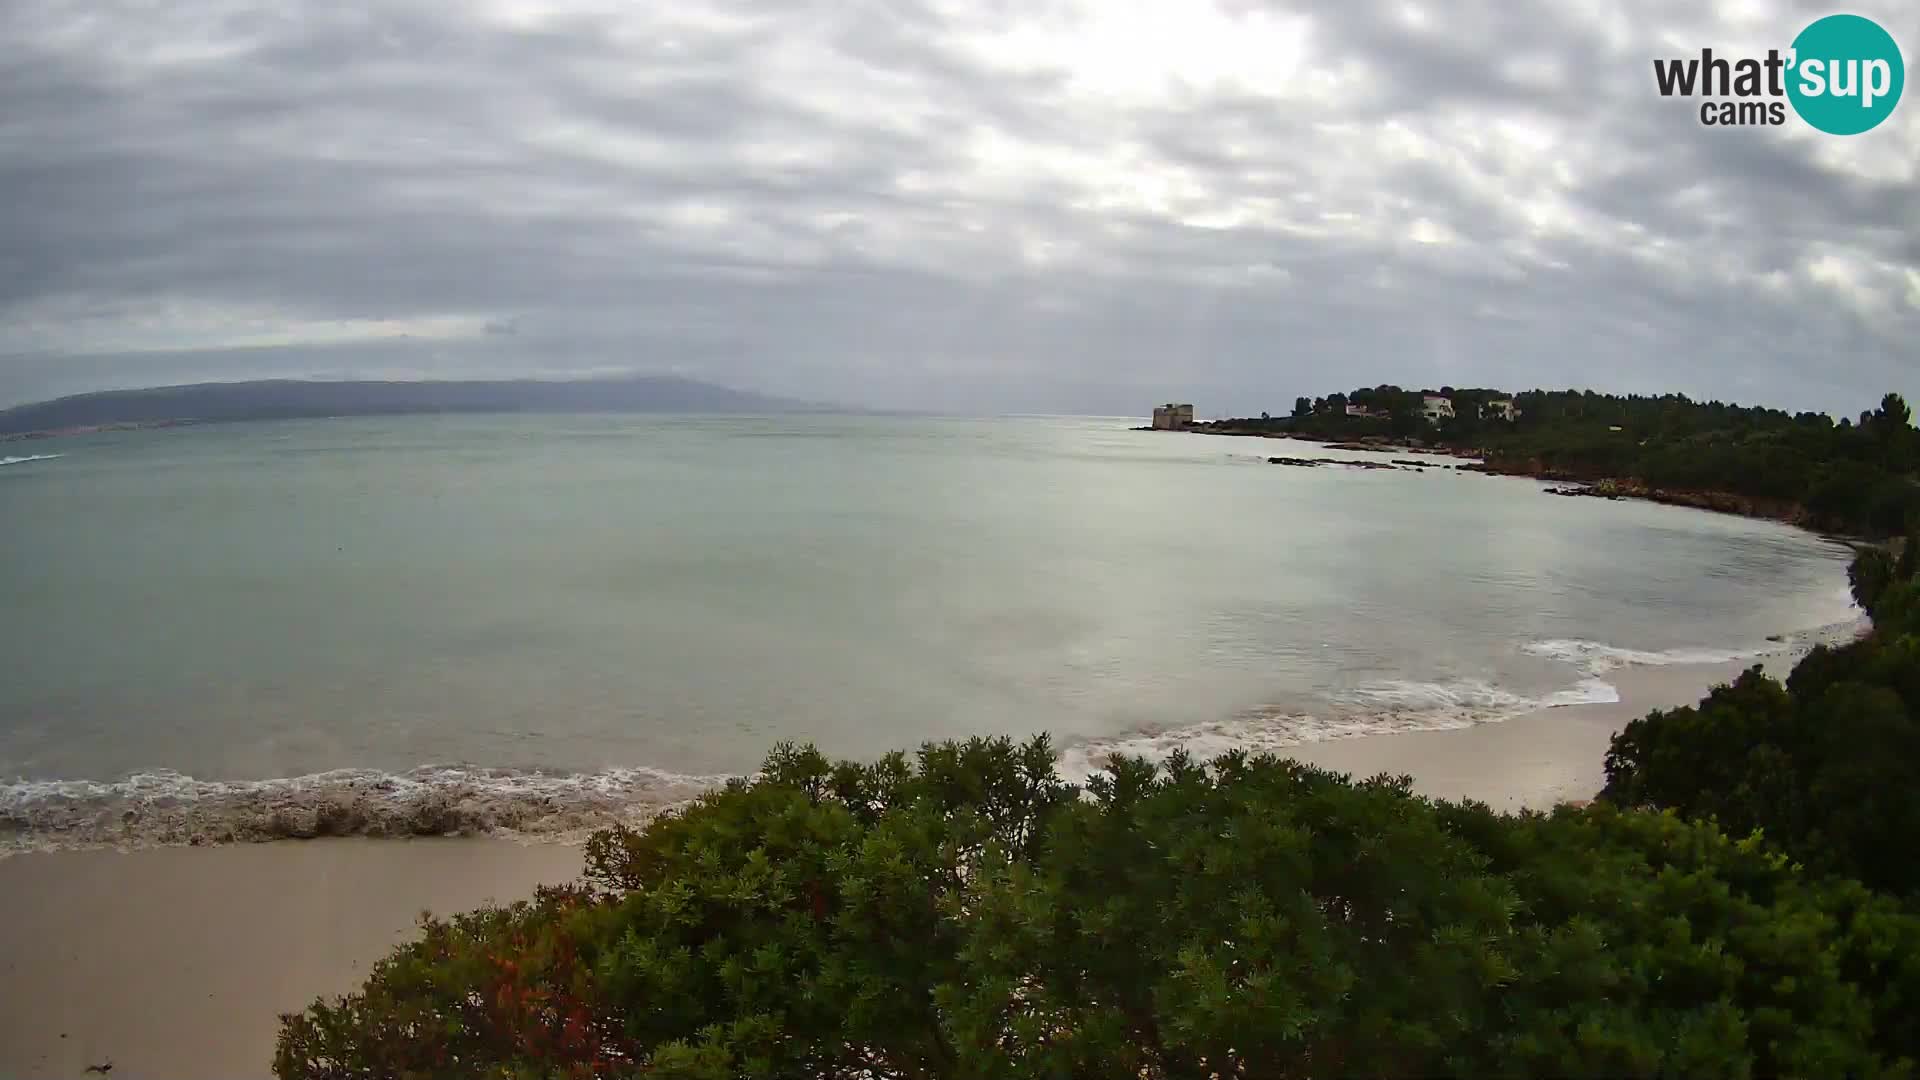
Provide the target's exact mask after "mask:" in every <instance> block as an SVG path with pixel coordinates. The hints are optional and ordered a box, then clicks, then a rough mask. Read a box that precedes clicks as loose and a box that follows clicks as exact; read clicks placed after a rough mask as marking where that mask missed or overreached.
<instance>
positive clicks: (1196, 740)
mask: <svg viewBox="0 0 1920 1080" xmlns="http://www.w3.org/2000/svg"><path fill="white" fill-rule="evenodd" d="M1863 626H1864V622H1863V620H1861V619H1854V620H1850V621H1846V622H1840V623H1833V624H1830V625H1827V626H1823V627H1819V628H1816V629H1814V630H1809V631H1804V632H1801V633H1796V634H1789V635H1781V636H1780V637H1779V639H1778V640H1775V641H1770V642H1769V643H1768V644H1766V645H1764V646H1758V647H1755V648H1751V649H1670V650H1666V651H1647V650H1640V649H1627V648H1621V647H1618V646H1614V645H1608V644H1605V643H1603V642H1596V641H1586V640H1580V639H1572V638H1560V639H1553V640H1548V641H1535V642H1530V643H1527V644H1525V645H1522V646H1520V650H1521V651H1522V652H1524V653H1526V654H1528V655H1532V656H1537V657H1542V658H1546V659H1549V660H1554V661H1559V662H1562V663H1565V664H1568V665H1570V666H1571V667H1573V668H1574V669H1575V670H1577V671H1578V672H1579V673H1580V674H1581V675H1582V676H1583V677H1582V678H1580V679H1579V680H1578V681H1576V682H1574V683H1573V684H1572V685H1570V686H1566V687H1563V688H1561V689H1558V690H1553V691H1549V692H1546V693H1544V694H1541V695H1539V696H1529V695H1526V694H1521V693H1516V692H1514V691H1512V690H1509V689H1506V688H1503V687H1500V686H1496V685H1494V684H1492V683H1490V682H1486V681H1484V680H1479V679H1460V680H1454V681H1450V682H1416V681H1409V680H1400V679H1385V680H1379V681H1375V682H1370V683H1365V684H1362V685H1360V686H1358V687H1355V688H1353V689H1351V690H1348V691H1346V692H1345V693H1342V694H1339V695H1336V696H1335V697H1333V698H1331V699H1327V700H1323V701H1320V702H1316V703H1314V705H1313V707H1312V708H1311V709H1310V710H1303V709H1280V708H1272V709H1266V710H1259V711H1255V712H1251V713H1247V714H1242V715H1239V716H1234V717H1229V718H1225V719H1218V720H1208V721H1202V722H1199V723H1193V724H1185V725H1172V724H1169V725H1166V726H1148V727H1141V728H1136V729H1134V730H1132V731H1128V732H1123V733H1121V734H1117V735H1112V736H1103V737H1097V738H1087V739H1080V740H1069V741H1067V742H1065V743H1064V744H1063V745H1062V749H1061V754H1060V766H1059V767H1060V773H1061V775H1062V777H1064V778H1065V779H1068V780H1071V781H1076V782H1079V781H1084V780H1086V778H1087V777H1089V776H1091V775H1093V774H1094V773H1096V772H1098V771H1100V770H1101V769H1102V768H1104V767H1105V765H1106V763H1107V762H1108V760H1109V759H1110V758H1112V757H1114V756H1115V755H1127V756H1135V757H1144V758H1147V759H1148V760H1152V761H1164V760H1166V759H1167V758H1168V757H1169V756H1170V755H1172V754H1173V752H1174V751H1175V750H1176V749H1184V750H1185V751H1186V752H1187V753H1188V754H1190V755H1192V756H1193V757H1194V758H1196V759H1198V760H1202V761H1204V760H1208V759H1211V758H1214V757H1217V756H1219V755H1220V754H1223V753H1227V752H1229V751H1233V750H1241V751H1246V752H1249V753H1255V754H1258V753H1275V754H1280V753H1284V752H1285V751H1286V750H1287V749H1288V748H1290V747H1297V746H1301V745H1303V744H1308V743H1317V742H1324V741H1327V740H1332V739H1352V738H1362V737H1366V736H1370V735H1390V734H1396V733H1401V732H1412V731H1447V730H1453V729H1458V728H1467V727H1472V726H1474V725H1477V724H1487V723H1499V722H1501V721H1504V720H1509V719H1512V718H1514V717H1516V716H1521V715H1524V714H1526V713H1531V712H1536V711H1538V710H1541V709H1548V708H1556V707H1561V706H1569V705H1589V704H1602V703H1611V702H1617V701H1619V700H1620V694H1619V691H1618V690H1617V689H1616V688H1615V687H1614V686H1613V685H1612V684H1611V683H1609V682H1607V681H1606V680H1605V679H1603V678H1601V676H1602V675H1603V674H1605V673H1606V672H1609V671H1614V670H1617V669H1619V668H1622V667H1628V666H1636V665H1651V666H1662V665H1672V664H1707V663H1721V662H1728V661H1734V660H1746V659H1756V658H1761V657H1768V656H1790V655H1796V654H1798V653H1801V652H1804V651H1805V649H1807V648H1810V647H1811V646H1812V645H1813V644H1815V643H1819V642H1828V643H1839V642H1842V641H1845V640H1848V639H1850V638H1852V637H1854V636H1857V635H1858V634H1859V633H1860V632H1861V629H1862V627H1863ZM729 779H733V777H730V776H726V775H690V774H683V773H673V772H666V771H662V770H659V769H651V768H645V767H636V768H619V769H607V770H603V771H600V772H593V773H560V772H550V771H539V770H517V769H497V768H483V767H478V766H454V765H435V766H425V767H422V768H418V769H413V770H411V771H408V772H405V773H389V772H382V771H378V770H372V769H340V770H335V771H332V772H323V773H315V774H312V775H309V776H298V777H292V778H287V779H276V780H246V781H216V780H198V779H195V778H194V777H191V776H186V775H182V774H180V773H177V772H171V771H164V770H158V771H148V772H141V773H136V774H134V775H132V776H129V777H128V778H126V779H124V780H119V781H114V782H103V781H90V780H35V781H28V780H19V781H15V782H13V783H10V784H0V856H3V855H6V854H11V853H15V852H21V851H32V850H46V849H56V848H71V847H149V846H156V845H174V844H210V843H227V842H233V841H260V840H276V839H282V838H306V837H315V836H440V835H462V834H482V833H505V834H509V835H520V836H536V837H542V838H556V839H577V838H579V837H581V836H584V835H585V834H587V833H588V832H590V831H591V830H593V829H597V828H603V827H606V826H608V825H613V824H629V825H638V824H642V823H644V822H646V821H647V820H649V819H651V818H653V817H654V816H655V815H657V814H659V813H661V812H662V811H664V810H669V809H672V808H674V807H677V806H681V805H684V804H685V803H687V802H689V801H691V800H693V799H695V798H697V797H698V796H699V795H700V794H701V793H703V792H706V791H709V790H711V789H713V788H716V787H719V786H721V785H723V784H725V783H726V782H727V781H728V780H729Z"/></svg>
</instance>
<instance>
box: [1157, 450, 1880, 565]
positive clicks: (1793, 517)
mask: <svg viewBox="0 0 1920 1080" xmlns="http://www.w3.org/2000/svg"><path fill="white" fill-rule="evenodd" d="M1130 430H1133V431H1158V430H1168V431H1171V432H1173V433H1176V434H1188V435H1216V436H1229V437H1234V438H1242V439H1295V440H1298V441H1301V442H1311V443H1317V444H1319V445H1320V446H1321V448H1322V449H1327V450H1357V451H1362V452H1367V453H1378V454H1387V453H1393V452H1395V451H1404V452H1406V453H1413V454H1426V455H1430V456H1434V457H1450V458H1459V459H1461V460H1462V462H1464V463H1463V464H1458V465H1453V466H1450V467H1451V468H1453V469H1455V470H1457V471H1459V472H1463V473H1479V474H1480V475H1482V476H1511V477H1518V478H1521V479H1526V480H1535V481H1538V482H1540V483H1543V484H1566V485H1573V486H1572V487H1563V488H1558V489H1551V488H1550V489H1548V490H1547V491H1546V492H1545V494H1548V495H1562V496H1586V497H1592V498H1602V499H1614V500H1619V499H1635V500H1639V501H1642V502H1651V503H1659V504H1660V505H1662V506H1679V507H1685V508H1688V509H1692V510H1705V511H1707V512H1708V513H1713V514H1731V515H1733V516H1734V517H1744V518H1753V519H1756V520H1760V521H1776V522H1779V523H1780V524H1782V525H1789V526H1792V527H1793V528H1796V529H1804V530H1806V531H1807V532H1810V533H1813V534H1814V535H1816V536H1820V537H1822V538H1824V539H1828V540H1833V541H1835V542H1837V543H1843V544H1846V545H1848V546H1849V547H1853V548H1856V549H1858V548H1860V547H1867V546H1876V545H1877V544H1878V543H1879V542H1878V541H1875V540H1874V539H1872V538H1871V537H1867V536H1849V535H1846V534H1841V533H1832V532H1828V531H1827V530H1824V529H1817V528H1815V527H1814V526H1813V525H1812V514H1811V512H1810V511H1808V509H1807V508H1806V507H1805V506H1804V505H1802V504H1800V503H1797V502H1792V501H1789V500H1782V499H1770V498H1764V497H1761V496H1757V495H1739V494H1735V493H1733V492H1729V491H1694V490H1684V489H1677V488H1657V487H1649V486H1648V485H1647V484H1645V483H1644V482H1642V481H1640V480H1637V479H1635V478H1633V477H1631V476H1584V475H1579V474H1576V473H1574V472H1570V471H1568V470H1565V469H1553V468H1548V467H1546V466H1545V465H1543V464H1541V463H1540V462H1539V461H1538V460H1534V461H1527V462H1520V461H1514V460H1501V459H1498V458H1496V457H1493V456H1489V455H1488V454H1487V453H1486V452H1485V451H1484V450H1477V449H1469V448H1465V447H1456V446H1445V445H1439V444H1428V443H1426V442H1424V441H1422V440H1420V439H1414V438H1402V437H1398V436H1391V435H1364V436H1356V437H1354V438H1348V439H1339V438H1332V437H1329V436H1325V435H1310V434H1307V433H1305V432H1296V431H1262V430H1252V429H1246V428H1219V427H1204V426H1201V425H1198V424H1196V425H1194V426H1192V427H1187V428H1179V429H1161V428H1132V429H1130ZM1267 460H1268V463H1269V464H1275V465H1299V464H1309V462H1306V461H1302V460H1300V459H1293V458H1284V457H1278V458H1268V459H1267ZM1312 464H1347V463H1346V462H1330V461H1329V462H1312ZM1373 467H1375V468H1382V467H1384V466H1373ZM1401 467H1402V468H1403V469H1404V468H1405V466H1401ZM1428 467H1429V468H1442V467H1448V466H1428ZM1407 471H1420V470H1418V469H1408V470H1407Z"/></svg>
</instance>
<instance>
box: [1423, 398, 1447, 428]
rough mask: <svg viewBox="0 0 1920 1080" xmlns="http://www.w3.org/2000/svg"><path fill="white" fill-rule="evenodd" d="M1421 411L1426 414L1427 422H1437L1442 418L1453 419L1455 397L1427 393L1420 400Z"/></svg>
mask: <svg viewBox="0 0 1920 1080" xmlns="http://www.w3.org/2000/svg"><path fill="white" fill-rule="evenodd" d="M1420 411H1421V412H1423V413H1425V414H1426V417H1427V423H1429V424H1437V423H1439V422H1440V421H1442V420H1451V419H1453V399H1452V398H1450V397H1442V396H1440V395H1439V394H1425V395H1422V397H1421V400H1420Z"/></svg>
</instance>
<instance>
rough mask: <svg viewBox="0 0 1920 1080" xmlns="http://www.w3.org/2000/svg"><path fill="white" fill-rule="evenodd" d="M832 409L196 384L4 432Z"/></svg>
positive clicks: (543, 388)
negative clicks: (437, 416) (420, 416)
mask: <svg viewBox="0 0 1920 1080" xmlns="http://www.w3.org/2000/svg"><path fill="white" fill-rule="evenodd" d="M824 409H825V407H824V406H821V405H817V404H812V403H809V402H803V401H795V400H792V399H790V398H781V397H773V396H771V395H767V394H756V393H752V392H750V391H745V390H732V389H728V388H727V387H724V386H715V385H713V384H711V383H703V382H697V381H695V380H693V379H683V378H680V377H679V376H675V375H635V376H627V377H622V378H607V379H574V380H552V381H548V380H541V379H473V380H445V381H424V382H378V381H340V382H332V381H312V380H303V379H268V380H260V381H254V382H230V383H195V384H192V385H188V386H157V387H150V388H146V389H139V390H101V391H96V392H93V393H88V394H74V395H72V396H70V397H63V398H55V399H54V400H52V401H40V402H34V403H32V404H29V405H18V406H15V407H13V408H10V409H4V410H0V435H18V434H25V433H27V432H40V431H47V432H52V431H63V430H69V429H73V428H93V427H104V426H110V425H116V424H154V423H161V422H164V421H195V422H199V423H220V422H231V421H239V420H293V419H300V418H311V417H326V416H397V415H406V414H414V413H515V412H555V413H583V412H593V413H784V412H820V411H824Z"/></svg>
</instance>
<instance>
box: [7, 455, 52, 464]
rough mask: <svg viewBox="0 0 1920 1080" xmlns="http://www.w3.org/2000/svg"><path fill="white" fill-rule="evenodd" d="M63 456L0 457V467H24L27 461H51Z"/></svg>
mask: <svg viewBox="0 0 1920 1080" xmlns="http://www.w3.org/2000/svg"><path fill="white" fill-rule="evenodd" d="M66 456H67V455H65V454H28V455H27V456H25V457H0V465H25V464H26V463H27V462H29V461H52V460H53V459H54V458H57V457H66Z"/></svg>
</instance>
